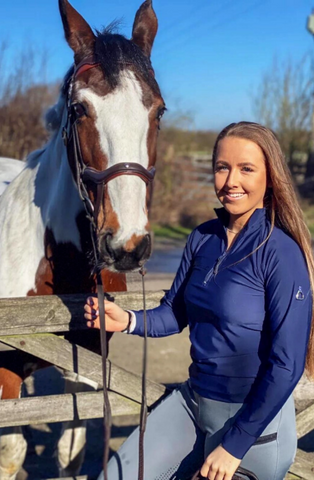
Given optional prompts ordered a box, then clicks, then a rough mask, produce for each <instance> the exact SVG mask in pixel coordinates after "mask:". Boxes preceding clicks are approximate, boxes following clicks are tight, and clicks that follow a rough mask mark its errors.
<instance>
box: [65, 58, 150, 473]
mask: <svg viewBox="0 0 314 480" xmlns="http://www.w3.org/2000/svg"><path fill="white" fill-rule="evenodd" d="M99 65H100V64H99V63H97V62H96V61H95V59H94V58H93V57H88V58H86V59H85V60H83V61H82V62H80V63H79V64H78V65H77V66H76V67H75V69H74V73H73V75H72V77H71V80H70V83H69V87H68V98H67V109H68V115H67V121H66V125H65V126H64V127H63V130H62V139H63V142H64V145H65V146H66V147H68V146H69V144H70V143H72V145H73V153H74V161H75V173H76V184H77V188H78V192H79V195H80V198H81V200H82V201H83V204H84V207H85V211H86V216H87V218H88V220H89V222H90V234H91V240H92V245H93V253H94V261H95V267H94V273H96V278H97V296H98V304H99V320H100V340H101V356H102V367H103V368H102V373H103V393H104V456H103V470H104V480H108V474H107V464H108V458H109V440H110V434H111V424H112V419H111V408H110V402H109V396H108V388H107V384H108V382H107V365H106V360H107V353H108V352H107V334H106V322H105V303H104V301H105V294H104V289H103V283H102V278H101V273H100V271H99V269H98V267H97V265H98V260H99V258H98V249H97V230H98V225H97V218H98V213H99V209H100V205H101V202H102V198H103V190H104V188H105V187H106V185H107V184H108V182H110V180H113V179H114V178H116V177H118V176H121V175H133V176H134V175H135V176H137V177H139V178H141V179H142V180H143V181H144V182H145V183H146V186H147V187H148V186H150V185H151V184H152V182H153V180H154V176H155V168H154V167H149V168H147V169H146V168H145V167H143V166H142V165H140V164H138V163H135V162H121V163H117V164H115V165H113V166H111V167H109V168H106V169H105V170H102V171H98V170H96V169H95V168H92V167H87V166H86V164H85V163H84V161H83V156H82V151H81V146H80V140H79V135H78V131H77V120H76V119H74V120H73V114H72V110H71V107H72V91H73V83H74V80H75V78H76V77H77V76H78V75H80V74H82V73H84V72H86V71H87V70H89V69H91V68H94V67H97V66H99ZM86 182H90V183H94V184H95V185H96V186H97V195H96V201H95V206H94V204H93V202H92V201H91V199H90V197H89V194H88V190H87V187H86ZM140 274H141V276H142V290H143V310H144V332H145V334H144V353H143V374H142V403H141V414H140V436H139V470H138V472H139V473H138V480H144V432H145V427H146V418H147V401H146V364H147V322H146V301H145V284H144V275H145V270H144V269H143V268H141V270H140Z"/></svg>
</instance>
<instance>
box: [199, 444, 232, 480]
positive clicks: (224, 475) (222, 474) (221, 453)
mask: <svg viewBox="0 0 314 480" xmlns="http://www.w3.org/2000/svg"><path fill="white" fill-rule="evenodd" d="M240 463H241V460H239V459H238V458H236V457H234V456H233V455H231V454H230V453H228V452H227V450H225V449H224V448H223V447H221V446H219V447H217V448H215V450H213V451H212V452H211V453H210V454H209V455H208V457H207V458H206V460H205V462H204V464H203V466H202V468H201V475H202V477H204V478H209V479H210V480H232V477H233V475H234V474H235V472H236V470H237V468H238V466H239V465H240Z"/></svg>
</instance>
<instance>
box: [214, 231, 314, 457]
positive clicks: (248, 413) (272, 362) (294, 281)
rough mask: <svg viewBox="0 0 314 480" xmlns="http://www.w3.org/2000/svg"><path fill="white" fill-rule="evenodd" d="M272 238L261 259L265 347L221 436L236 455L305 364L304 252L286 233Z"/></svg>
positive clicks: (308, 299)
mask: <svg viewBox="0 0 314 480" xmlns="http://www.w3.org/2000/svg"><path fill="white" fill-rule="evenodd" d="M286 238H287V240H286V241H282V239H281V241H280V247H279V245H278V246H277V248H276V239H274V240H271V242H272V244H273V245H272V247H274V246H275V248H271V249H270V250H269V251H268V255H267V258H266V259H265V265H266V267H265V270H264V283H265V310H266V317H265V322H264V329H265V331H266V334H267V335H268V336H269V339H270V351H269V355H268V359H267V361H266V362H264V363H262V369H261V370H260V372H259V374H258V376H257V378H256V381H255V383H254V384H253V387H252V389H251V392H250V394H249V395H248V398H247V399H246V401H245V404H246V408H245V409H244V410H243V411H242V413H241V414H240V415H239V417H238V418H237V420H236V422H235V423H234V424H233V426H232V427H231V428H230V429H229V430H228V431H227V432H226V434H225V435H224V438H223V441H222V446H223V447H224V448H225V449H226V450H227V451H228V452H229V453H231V454H232V455H234V456H235V457H237V458H239V459H241V458H243V456H244V455H245V453H246V452H247V451H248V450H249V448H250V447H251V446H252V445H253V443H254V442H255V441H256V439H257V438H258V437H259V436H260V435H261V434H262V432H263V430H264V429H265V428H266V426H267V425H268V424H269V422H270V421H271V420H272V419H273V418H274V417H275V416H276V414H277V413H278V412H279V410H280V409H281V407H282V406H283V405H284V403H285V402H286V400H287V399H288V397H289V396H290V395H291V393H292V391H293V389H294V388H295V386H296V384H297V382H298V381H299V379H300V377H301V375H302V373H303V370H304V365H305V358H306V350H307V343H308V339H309V333H310V325H311V317H312V294H311V290H310V283H309V275H308V271H307V268H306V264H305V260H304V258H303V255H302V253H301V251H300V249H299V247H298V246H297V244H296V243H295V242H294V241H293V240H291V239H290V238H289V237H286Z"/></svg>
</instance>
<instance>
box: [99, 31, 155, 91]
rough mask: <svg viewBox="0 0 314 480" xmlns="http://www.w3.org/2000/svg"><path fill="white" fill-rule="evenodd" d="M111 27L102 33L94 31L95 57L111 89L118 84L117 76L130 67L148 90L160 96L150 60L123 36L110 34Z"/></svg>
mask: <svg viewBox="0 0 314 480" xmlns="http://www.w3.org/2000/svg"><path fill="white" fill-rule="evenodd" d="M111 30H112V27H111V26H110V27H109V28H106V29H105V30H104V31H102V32H99V31H96V33H97V35H96V41H95V57H96V61H97V62H99V63H100V65H101V68H102V70H103V72H104V75H105V76H106V80H107V81H108V82H109V84H110V86H111V88H115V87H116V86H117V85H118V84H119V74H120V72H121V71H122V70H124V69H125V68H126V67H129V66H130V65H131V66H132V67H133V68H134V70H135V71H136V73H138V74H139V75H140V76H141V77H142V78H143V80H144V81H145V82H146V83H147V84H148V85H149V86H150V88H151V89H152V90H153V91H154V92H155V93H157V94H160V91H159V87H158V84H157V82H156V80H155V78H154V75H152V71H153V70H152V65H151V62H150V59H149V58H148V57H147V56H146V55H145V54H144V53H143V52H142V50H141V49H140V48H139V47H138V46H137V45H135V43H133V42H132V41H131V40H128V39H127V38H125V37H124V36H123V35H120V34H117V33H112V31H111Z"/></svg>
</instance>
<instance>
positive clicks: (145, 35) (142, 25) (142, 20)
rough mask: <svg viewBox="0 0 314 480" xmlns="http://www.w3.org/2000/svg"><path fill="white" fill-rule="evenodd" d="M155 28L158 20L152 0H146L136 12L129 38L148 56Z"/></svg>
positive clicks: (155, 31)
mask: <svg viewBox="0 0 314 480" xmlns="http://www.w3.org/2000/svg"><path fill="white" fill-rule="evenodd" d="M157 28H158V21H157V17H156V14H155V12H154V10H153V7H152V0H146V1H145V2H144V3H143V4H142V5H141V6H140V8H139V9H138V11H137V12H136V15H135V19H134V24H133V30H132V38H131V40H132V42H134V43H135V44H136V45H137V46H138V47H140V49H141V50H143V52H144V53H145V55H147V56H148V57H150V54H151V51H152V47H153V43H154V40H155V36H156V33H157Z"/></svg>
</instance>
